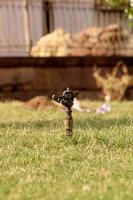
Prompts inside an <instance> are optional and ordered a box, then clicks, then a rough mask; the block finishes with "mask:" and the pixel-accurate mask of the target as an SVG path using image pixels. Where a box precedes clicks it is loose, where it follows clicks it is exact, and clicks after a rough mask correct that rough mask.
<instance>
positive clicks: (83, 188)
mask: <svg viewBox="0 0 133 200" xmlns="http://www.w3.org/2000/svg"><path fill="white" fill-rule="evenodd" d="M87 103H88V105H89V106H91V107H93V108H94V107H97V106H98V105H99V104H100V102H89V101H88V102H87ZM0 113H1V117H0V200H43V199H44V200H99V199H100V200H130V199H131V200H132V199H133V102H122V103H113V104H112V112H111V113H109V114H106V115H96V114H95V113H73V116H74V122H75V124H74V125H75V126H74V136H73V139H71V138H66V137H64V134H65V132H64V125H63V117H64V112H63V111H61V110H56V109H50V110H48V111H41V110H38V111H36V110H28V109H26V108H24V107H22V106H21V104H20V103H18V102H12V103H0Z"/></svg>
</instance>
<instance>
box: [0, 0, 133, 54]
mask: <svg viewBox="0 0 133 200" xmlns="http://www.w3.org/2000/svg"><path fill="white" fill-rule="evenodd" d="M110 24H118V25H120V26H121V27H122V29H121V30H126V31H128V32H130V26H129V25H128V20H127V19H126V17H125V15H124V5H123V6H121V7H120V8H119V9H115V8H111V7H110V6H108V5H107V4H106V3H105V0H30V1H29V0H8V1H7V0H2V1H0V56H28V55H30V50H31V47H32V46H34V45H35V44H36V42H37V41H38V40H39V39H40V38H41V37H42V36H43V35H46V34H47V33H50V32H52V31H54V30H55V29H57V28H59V27H60V28H62V29H64V30H65V31H66V32H68V33H70V34H71V35H72V36H73V35H74V36H75V35H76V34H77V33H78V32H81V31H82V30H84V29H86V28H87V27H89V29H88V30H90V31H91V32H93V31H94V30H93V29H91V28H92V27H97V28H99V29H100V28H103V27H107V26H108V25H110ZM97 31H98V30H97ZM119 34H121V33H120V32H119V33H118V35H119ZM106 35H107V34H106ZM118 35H117V36H118ZM131 35H132V34H131ZM104 36H105V34H104ZM117 36H116V37H117ZM119 36H120V35H119ZM100 37H101V36H100ZM114 38H115V35H114V36H113V38H112V37H110V41H111V43H108V46H106V40H105V43H104V42H102V43H101V41H100V42H99V43H96V44H95V49H93V50H92V49H91V50H90V49H87V50H89V51H88V53H90V54H98V53H99V52H101V49H104V51H102V52H103V53H102V54H106V53H105V52H107V51H108V52H110V54H111V55H112V54H116V53H119V51H118V50H119V49H122V48H123V49H124V50H125V48H127V50H130V51H129V52H130V53H132V49H133V47H132V46H133V45H129V46H125V44H126V43H127V40H125V42H123V41H122V40H121V38H122V37H121V36H120V37H119V42H118V45H117V47H115V49H114V48H113V50H112V46H113V45H114V46H115V41H114ZM99 39H100V40H101V38H99ZM110 41H109V42H110ZM112 41H113V43H114V44H112ZM130 41H131V40H128V42H129V43H130ZM86 46H87V45H86ZM88 46H89V44H88ZM80 47H83V45H80ZM42 48H44V47H42ZM87 48H88V47H87ZM99 49H100V50H99ZM110 49H111V50H110ZM96 50H97V51H96ZM109 50H110V51H109ZM83 51H84V50H83ZM84 52H85V51H84ZM121 52H122V51H121ZM123 52H125V51H123ZM44 56H45V55H44Z"/></svg>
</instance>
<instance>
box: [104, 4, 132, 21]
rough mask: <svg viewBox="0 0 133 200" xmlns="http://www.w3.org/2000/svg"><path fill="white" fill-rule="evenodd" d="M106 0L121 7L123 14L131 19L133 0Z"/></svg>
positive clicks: (114, 5)
mask: <svg viewBox="0 0 133 200" xmlns="http://www.w3.org/2000/svg"><path fill="white" fill-rule="evenodd" d="M106 2H107V3H108V4H109V5H110V6H112V7H116V8H119V7H123V8H124V9H125V14H126V15H127V17H128V18H129V19H133V1H132V0H106Z"/></svg>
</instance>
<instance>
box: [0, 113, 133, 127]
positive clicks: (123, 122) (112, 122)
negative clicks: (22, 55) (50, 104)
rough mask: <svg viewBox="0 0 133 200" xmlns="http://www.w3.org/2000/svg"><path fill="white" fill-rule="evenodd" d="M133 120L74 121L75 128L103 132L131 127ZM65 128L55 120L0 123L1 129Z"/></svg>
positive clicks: (95, 118) (88, 118) (61, 122)
mask: <svg viewBox="0 0 133 200" xmlns="http://www.w3.org/2000/svg"><path fill="white" fill-rule="evenodd" d="M132 123H133V120H132V119H131V118H129V117H126V116H125V117H121V118H118V119H117V118H110V119H106V118H104V117H103V118H102V117H100V116H99V117H98V116H97V117H93V116H89V117H85V118H82V119H74V128H75V129H76V128H81V129H83V130H84V129H86V128H93V129H95V130H101V129H103V128H111V127H114V126H115V127H116V128H118V127H120V126H131V124H132ZM63 126H64V124H63V119H57V120H56V119H53V120H33V121H26V122H21V121H16V122H5V123H0V129H2V128H3V129H5V128H12V129H24V128H30V129H44V128H46V129H57V128H60V127H61V128H62V127H63Z"/></svg>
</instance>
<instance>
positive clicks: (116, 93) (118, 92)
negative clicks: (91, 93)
mask: <svg viewBox="0 0 133 200" xmlns="http://www.w3.org/2000/svg"><path fill="white" fill-rule="evenodd" d="M93 75H94V77H95V79H96V81H97V84H98V85H99V86H100V87H102V90H103V94H104V95H105V96H107V95H108V96H110V98H111V100H122V98H123V97H124V95H125V92H126V90H127V88H128V87H131V86H133V75H129V73H128V69H127V67H126V65H124V64H123V63H122V62H118V63H117V65H116V66H115V67H114V69H113V70H112V72H111V73H107V74H106V76H105V77H104V76H103V75H101V69H97V67H95V69H94V73H93Z"/></svg>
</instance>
